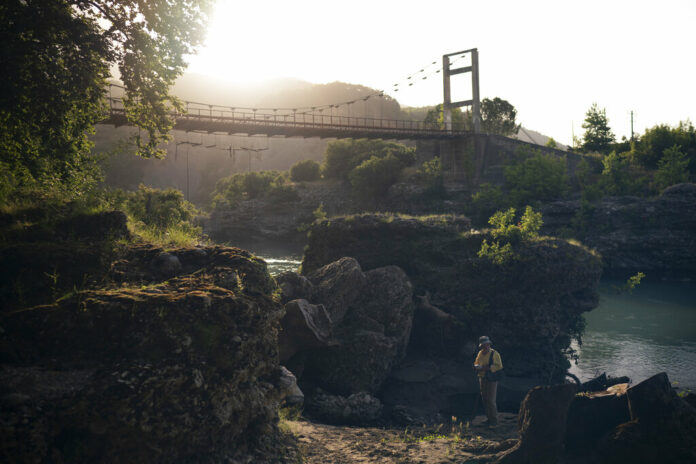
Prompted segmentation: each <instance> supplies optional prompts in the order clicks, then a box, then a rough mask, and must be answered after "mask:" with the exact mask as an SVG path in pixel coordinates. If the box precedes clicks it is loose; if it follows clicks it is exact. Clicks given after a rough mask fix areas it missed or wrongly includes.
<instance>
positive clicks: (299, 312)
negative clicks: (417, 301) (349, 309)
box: [278, 300, 333, 362]
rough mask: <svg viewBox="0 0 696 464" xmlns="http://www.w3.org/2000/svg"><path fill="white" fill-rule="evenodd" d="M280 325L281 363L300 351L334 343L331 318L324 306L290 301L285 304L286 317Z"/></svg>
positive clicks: (279, 348)
mask: <svg viewBox="0 0 696 464" xmlns="http://www.w3.org/2000/svg"><path fill="white" fill-rule="evenodd" d="M280 325H281V329H282V330H281V332H280V334H279V335H278V351H279V353H280V361H281V362H285V361H287V360H288V359H290V358H292V357H293V356H294V355H295V354H297V352H299V351H303V350H309V349H312V348H321V347H325V346H329V345H330V344H331V343H333V329H332V327H331V318H330V317H329V314H328V313H327V312H326V308H324V305H313V304H309V302H308V301H307V300H292V301H289V302H287V303H286V304H285V316H284V317H283V319H282V321H281V323H280Z"/></svg>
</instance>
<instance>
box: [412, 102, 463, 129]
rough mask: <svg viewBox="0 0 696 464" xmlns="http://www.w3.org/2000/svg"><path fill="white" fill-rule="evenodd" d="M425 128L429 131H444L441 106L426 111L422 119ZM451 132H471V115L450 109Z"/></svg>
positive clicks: (443, 116) (443, 115) (457, 109)
mask: <svg viewBox="0 0 696 464" xmlns="http://www.w3.org/2000/svg"><path fill="white" fill-rule="evenodd" d="M423 122H424V123H425V127H427V128H429V129H438V130H444V129H445V113H444V112H443V111H442V104H439V105H437V106H435V108H432V109H430V110H428V113H427V114H426V115H425V118H424V119H423ZM452 130H455V131H463V130H471V113H470V112H468V111H466V112H464V111H462V110H461V109H460V108H452Z"/></svg>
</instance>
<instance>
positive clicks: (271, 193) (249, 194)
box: [213, 171, 298, 207]
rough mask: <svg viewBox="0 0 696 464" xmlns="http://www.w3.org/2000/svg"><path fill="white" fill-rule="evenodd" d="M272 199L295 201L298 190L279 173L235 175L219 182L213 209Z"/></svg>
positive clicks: (215, 191) (214, 193) (262, 172)
mask: <svg viewBox="0 0 696 464" xmlns="http://www.w3.org/2000/svg"><path fill="white" fill-rule="evenodd" d="M256 198H270V199H272V200H275V201H295V200H297V198H298V195H297V190H296V189H295V186H294V185H292V184H291V183H290V182H289V180H288V178H287V175H286V174H284V173H279V172H278V171H258V172H245V173H237V174H233V175H231V176H229V177H224V178H222V179H220V180H218V181H217V183H216V184H215V190H214V191H213V207H217V206H221V205H230V206H234V205H236V204H237V203H239V202H240V201H242V200H253V199H256Z"/></svg>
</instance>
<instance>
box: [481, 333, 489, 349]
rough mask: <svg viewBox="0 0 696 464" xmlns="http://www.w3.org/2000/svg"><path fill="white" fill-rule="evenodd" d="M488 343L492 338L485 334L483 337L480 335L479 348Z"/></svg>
mask: <svg viewBox="0 0 696 464" xmlns="http://www.w3.org/2000/svg"><path fill="white" fill-rule="evenodd" d="M486 343H488V344H489V345H490V344H491V339H490V338H488V337H486V336H485V335H483V336H482V337H479V348H481V346H482V345H485V344H486Z"/></svg>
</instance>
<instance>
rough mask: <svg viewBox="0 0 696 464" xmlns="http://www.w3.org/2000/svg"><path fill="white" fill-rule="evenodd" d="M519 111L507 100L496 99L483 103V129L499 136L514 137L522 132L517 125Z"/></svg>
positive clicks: (484, 100) (483, 101) (486, 100)
mask: <svg viewBox="0 0 696 464" xmlns="http://www.w3.org/2000/svg"><path fill="white" fill-rule="evenodd" d="M516 117H517V110H516V109H515V107H514V106H512V105H511V104H510V102H508V101H507V100H503V99H502V98H498V97H495V98H494V99H493V100H490V99H488V98H484V99H483V100H482V101H481V129H482V130H483V132H488V133H490V134H499V135H514V134H516V133H517V131H519V130H520V125H519V124H516V122H515V118H516Z"/></svg>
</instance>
